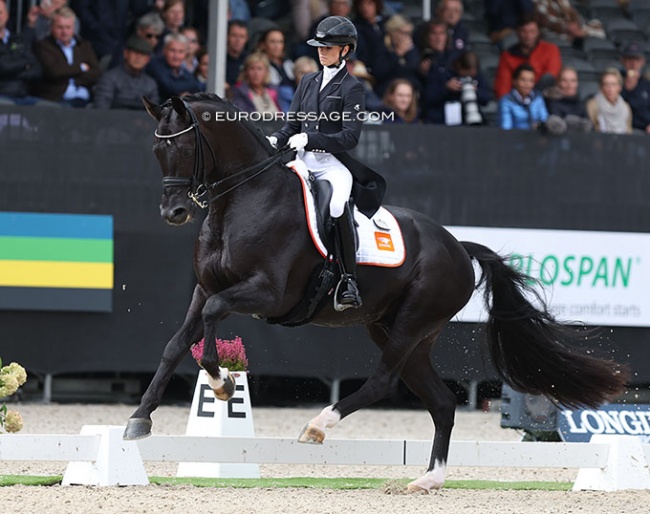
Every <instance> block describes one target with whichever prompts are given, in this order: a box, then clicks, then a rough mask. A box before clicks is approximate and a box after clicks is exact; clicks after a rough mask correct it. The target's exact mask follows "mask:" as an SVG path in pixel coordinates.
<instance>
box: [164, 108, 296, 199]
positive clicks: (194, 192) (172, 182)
mask: <svg viewBox="0 0 650 514" xmlns="http://www.w3.org/2000/svg"><path fill="white" fill-rule="evenodd" d="M181 100H182V99H181ZM182 102H183V105H184V106H185V109H186V110H187V112H188V113H189V114H190V119H191V121H192V124H191V125H190V126H189V127H187V128H185V129H183V130H181V131H179V132H176V133H174V134H159V133H158V131H157V130H156V131H155V132H154V135H155V136H156V137H157V138H159V139H167V140H169V139H173V138H175V137H178V136H180V135H183V134H186V133H188V132H190V131H194V140H195V145H196V148H195V151H194V170H193V171H192V177H191V178H187V177H163V179H162V186H163V188H165V187H185V186H190V190H189V191H188V192H187V196H188V197H190V198H191V199H192V201H193V202H194V203H195V204H196V205H198V206H199V207H200V208H201V209H205V208H206V207H207V206H208V205H209V204H210V203H212V202H214V201H215V200H218V199H219V198H221V197H222V196H224V195H226V194H228V193H230V192H231V191H233V190H234V189H237V188H238V187H239V186H242V185H244V184H245V183H246V182H248V181H249V180H252V179H254V178H255V177H257V176H258V175H261V174H262V173H264V172H265V171H267V170H268V169H270V168H271V167H272V166H273V165H275V164H276V163H278V162H279V161H280V160H281V159H282V158H283V157H284V155H285V154H286V153H287V152H290V151H291V148H289V147H288V146H285V147H284V148H282V149H281V150H279V151H278V152H277V153H276V154H274V155H272V156H270V157H267V158H266V159H264V160H263V161H260V162H258V163H256V164H254V165H252V166H249V167H247V168H244V169H243V170H241V171H238V172H237V173H233V174H232V175H229V176H227V177H225V178H222V179H221V180H217V181H216V182H212V183H210V184H207V183H206V170H205V158H204V155H203V144H202V141H205V143H206V144H207V145H208V148H209V149H210V154H211V155H212V162H213V163H214V165H215V166H216V164H217V159H216V157H215V155H214V150H213V149H212V145H211V144H210V141H208V139H207V138H206V137H205V135H204V134H203V133H202V132H201V127H200V124H199V120H198V118H197V117H196V114H194V111H193V110H192V109H190V106H189V104H188V103H187V102H186V101H185V100H182ZM249 173H250V175H248V174H249ZM247 175H248V176H247ZM239 177H244V178H243V179H242V180H241V181H240V182H237V183H236V184H234V185H232V186H230V187H229V188H227V189H225V190H224V191H220V192H218V193H216V194H215V193H214V191H215V190H216V189H218V188H219V187H220V186H221V185H223V184H224V183H226V182H228V181H230V180H233V179H236V178H239ZM209 192H210V193H212V194H210V195H209V196H210V199H209V200H201V198H202V197H203V196H204V195H205V194H206V193H209Z"/></svg>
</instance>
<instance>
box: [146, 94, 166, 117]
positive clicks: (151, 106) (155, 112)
mask: <svg viewBox="0 0 650 514" xmlns="http://www.w3.org/2000/svg"><path fill="white" fill-rule="evenodd" d="M142 103H143V104H144V108H145V109H146V110H147V112H148V113H149V116H151V117H152V118H153V119H154V120H156V121H160V118H162V108H161V107H160V105H158V104H155V103H153V102H152V101H151V100H149V99H148V98H147V97H146V96H143V97H142Z"/></svg>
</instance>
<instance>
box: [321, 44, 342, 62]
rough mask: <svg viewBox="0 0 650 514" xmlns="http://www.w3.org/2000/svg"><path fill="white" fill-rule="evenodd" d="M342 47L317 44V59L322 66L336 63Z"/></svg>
mask: <svg viewBox="0 0 650 514" xmlns="http://www.w3.org/2000/svg"><path fill="white" fill-rule="evenodd" d="M343 48H344V47H342V46H319V47H318V60H319V61H320V63H321V64H322V65H323V66H332V65H333V64H338V62H339V54H340V53H341V50H342V49H343Z"/></svg>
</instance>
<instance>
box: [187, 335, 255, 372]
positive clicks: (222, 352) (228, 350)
mask: <svg viewBox="0 0 650 514" xmlns="http://www.w3.org/2000/svg"><path fill="white" fill-rule="evenodd" d="M204 344H205V339H201V340H200V341H199V342H198V343H196V344H195V345H194V346H192V357H194V360H196V362H199V363H200V362H201V358H202V357H203V345H204ZM217 353H218V354H219V365H220V366H221V367H223V368H228V370H229V371H246V368H248V359H247V358H246V349H245V348H244V343H242V340H241V337H239V336H235V339H232V340H229V339H218V338H217Z"/></svg>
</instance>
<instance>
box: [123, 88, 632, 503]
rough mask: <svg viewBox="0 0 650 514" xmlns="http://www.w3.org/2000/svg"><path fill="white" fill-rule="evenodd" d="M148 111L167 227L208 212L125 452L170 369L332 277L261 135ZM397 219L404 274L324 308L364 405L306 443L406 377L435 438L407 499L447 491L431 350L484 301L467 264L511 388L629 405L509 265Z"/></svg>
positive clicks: (225, 380) (442, 409)
mask: <svg viewBox="0 0 650 514" xmlns="http://www.w3.org/2000/svg"><path fill="white" fill-rule="evenodd" d="M145 105H146V108H147V111H148V112H149V114H150V115H151V116H152V117H153V118H154V119H156V121H157V122H158V126H157V128H156V131H155V136H156V140H155V144H154V147H153V151H154V153H155V155H156V157H157V158H158V161H159V162H160V166H161V168H162V172H163V195H162V202H161V206H160V214H161V216H162V217H163V218H164V219H165V220H166V221H167V222H168V223H171V224H173V225H182V224H184V223H187V222H188V221H190V220H191V219H192V217H193V213H194V209H195V204H197V203H201V202H203V206H208V207H209V211H208V216H207V218H206V220H205V222H204V223H203V227H202V229H201V233H200V235H199V238H198V240H197V241H196V244H195V248H194V267H195V271H196V277H197V280H198V284H197V286H196V288H195V290H194V293H193V297H192V301H191V305H190V307H189V310H188V312H187V316H186V318H185V321H184V323H183V325H182V327H181V328H180V330H179V331H178V332H177V333H176V334H175V335H174V337H173V338H172V339H171V340H170V341H169V343H167V346H166V347H165V350H164V353H163V356H162V360H161V362H160V365H159V366H158V370H157V371H156V374H155V376H154V378H153V380H152V382H151V384H150V385H149V387H148V389H147V391H146V392H145V393H144V396H143V397H142V400H141V403H140V406H139V407H138V408H137V410H136V411H135V413H134V414H133V416H132V417H131V418H130V419H129V421H128V424H127V426H126V430H125V433H124V438H125V439H139V438H142V437H146V436H148V435H150V433H151V426H152V422H151V413H152V412H153V411H154V410H155V409H156V408H157V407H158V405H159V403H160V401H161V398H162V395H163V391H164V389H165V387H166V385H167V383H168V381H169V379H170V377H171V376H172V374H173V373H174V369H175V368H176V367H177V366H178V364H179V363H180V361H181V360H182V359H183V358H184V356H185V355H186V354H187V352H188V351H189V349H190V347H191V346H192V345H193V344H194V343H196V342H197V341H199V340H200V339H201V338H202V337H205V340H206V341H215V339H216V337H217V326H218V324H219V321H220V320H222V319H223V318H225V317H226V316H228V315H229V314H231V313H238V314H247V315H254V316H256V317H262V318H266V319H270V318H279V317H282V316H283V315H285V314H286V313H287V312H289V311H290V310H291V309H292V308H293V307H294V306H295V305H297V304H299V303H300V302H301V301H302V297H303V294H304V291H305V289H306V284H307V282H308V281H309V280H310V277H312V274H313V271H314V270H315V269H317V268H319V267H321V266H322V265H323V258H322V257H321V255H320V254H319V253H318V252H317V250H316V248H315V247H314V244H313V243H312V241H311V239H310V236H309V234H308V231H307V223H306V221H305V215H304V212H303V209H304V207H303V205H304V204H303V199H302V189H301V185H300V183H299V180H298V178H297V177H296V176H295V174H294V173H293V172H291V171H289V170H288V169H287V168H286V167H285V166H284V165H283V164H282V163H281V162H279V161H280V159H279V156H278V154H277V153H276V152H275V151H274V150H273V148H271V146H270V145H269V144H268V143H267V141H266V139H265V138H264V136H263V135H262V134H261V132H260V131H259V130H257V129H256V128H255V127H254V125H253V124H252V123H250V122H247V121H241V120H235V121H227V119H228V116H227V115H228V113H230V114H231V115H233V114H234V113H236V109H235V108H233V107H232V106H231V105H230V104H229V103H228V102H225V101H223V100H221V99H220V98H219V97H217V96H214V95H207V94H199V95H194V96H189V97H185V99H184V100H182V99H180V98H172V99H171V101H168V102H166V103H164V104H163V105H156V104H152V103H150V102H149V101H147V100H146V99H145ZM215 118H217V119H215ZM200 120H202V121H200ZM388 209H389V211H390V212H392V213H393V214H394V215H395V217H396V218H397V219H398V220H399V223H400V225H401V229H402V232H403V234H404V239H405V245H406V260H405V262H404V263H403V264H402V265H401V266H399V267H396V268H378V267H372V266H362V267H361V268H360V269H359V272H358V275H359V276H358V278H359V283H360V288H361V291H362V293H363V299H364V303H363V307H362V308H360V309H348V310H346V311H344V312H336V311H335V310H334V308H333V306H332V305H331V302H329V303H328V305H326V306H325V307H324V308H323V309H322V310H320V311H319V312H318V313H317V314H316V316H315V317H314V319H313V321H312V323H314V324H317V325H324V326H331V327H340V326H350V325H359V324H361V325H365V326H366V328H367V330H368V333H369V335H370V337H371V338H372V340H373V341H374V342H375V343H376V344H377V345H378V346H379V348H380V349H381V352H382V356H381V361H380V363H379V365H378V368H377V370H376V371H375V372H374V373H373V375H372V376H371V377H370V378H368V380H367V381H366V382H365V383H364V385H363V386H362V387H361V388H360V389H359V390H358V391H356V392H355V393H353V394H351V395H350V396H348V397H346V398H344V399H342V400H341V401H339V402H337V403H336V404H334V405H331V406H329V407H326V408H325V409H323V411H322V412H321V413H320V414H319V415H318V416H316V417H315V418H314V419H312V420H311V421H310V422H309V423H308V424H307V426H306V427H305V428H304V429H303V431H302V433H301V434H300V438H299V440H300V441H302V442H322V441H323V439H324V437H325V429H326V428H329V427H332V426H333V425H334V424H335V423H337V422H338V421H340V420H341V419H342V418H344V417H346V416H348V415H349V414H352V413H353V412H355V411H357V410H359V409H361V408H363V407H366V406H368V405H370V404H372V403H373V402H376V401H378V400H380V399H382V398H384V397H385V396H386V395H387V394H388V393H389V390H390V385H391V384H392V383H393V380H394V379H395V378H396V377H397V376H399V377H400V378H401V379H402V380H403V381H404V382H405V383H406V385H407V386H408V387H409V388H410V389H411V390H412V391H413V392H414V393H415V394H416V395H417V396H418V397H419V398H421V400H422V402H423V403H424V405H425V406H426V408H427V410H428V411H429V413H430V414H431V417H432V418H433V423H434V425H435V437H434V439H433V449H432V453H431V460H430V463H429V468H428V470H427V472H426V473H425V474H424V475H423V476H422V477H420V478H419V479H417V480H415V481H413V482H411V484H409V488H411V489H423V490H427V491H428V490H430V489H437V488H440V487H442V485H443V483H444V475H445V465H446V461H447V454H448V450H449V440H450V437H451V431H452V427H453V425H454V411H455V407H456V401H455V396H454V394H453V393H452V392H451V391H450V390H449V389H448V388H447V387H446V386H445V384H444V383H443V381H442V380H441V379H440V377H439V376H438V374H437V373H436V371H435V370H434V367H433V365H432V363H431V348H432V346H433V344H434V342H435V341H436V338H437V337H438V335H439V334H440V332H441V330H442V329H443V327H444V326H445V325H446V324H447V322H448V321H449V320H450V319H451V318H452V317H453V316H454V315H455V314H456V313H457V312H458V311H459V310H460V309H462V307H463V306H464V305H465V304H466V303H467V302H468V300H469V299H470V297H471V295H472V294H473V292H474V290H475V287H476V284H475V277H474V269H473V266H472V259H475V260H476V261H477V262H478V263H479V265H480V267H481V268H482V278H481V280H482V281H484V282H485V285H486V289H485V301H486V305H487V308H488V311H489V320H488V331H487V332H488V338H489V345H490V346H489V347H490V353H491V356H492V359H493V362H494V365H495V367H496V369H497V371H498V372H499V374H500V376H501V377H502V378H503V380H504V381H505V382H507V383H508V384H510V385H511V386H513V387H514V388H516V389H518V390H521V391H525V392H529V393H533V394H544V395H547V396H549V397H551V398H553V399H554V400H556V401H557V402H559V403H561V404H564V405H568V406H578V405H585V406H590V407H595V406H597V405H599V404H601V403H602V402H603V401H606V400H607V399H609V398H611V397H613V396H616V395H617V394H619V393H621V392H622V390H623V389H624V387H625V384H626V382H627V377H628V375H627V371H626V370H625V369H624V368H621V367H619V366H618V365H617V364H616V363H614V362H611V361H607V360H600V359H597V358H594V357H593V356H589V355H587V354H586V353H584V352H581V351H579V350H576V349H574V348H575V346H574V345H572V344H571V340H572V335H571V333H570V331H569V330H568V329H566V328H565V327H563V326H561V325H560V324H558V323H557V322H556V321H555V320H554V318H553V317H552V315H551V314H550V313H549V311H548V309H547V308H546V306H545V305H544V303H543V302H542V303H541V304H536V305H537V306H535V305H534V304H533V303H531V302H530V301H529V300H528V299H527V298H526V296H525V293H526V291H528V290H529V289H530V280H529V278H528V277H527V276H526V275H524V274H522V273H519V272H517V271H515V270H514V269H512V268H511V267H509V266H508V265H507V264H506V263H505V260H504V258H503V257H501V256H499V255H498V254H496V253H495V252H493V251H492V250H490V249H489V248H486V247H484V246H481V245H479V244H476V243H467V242H465V243H459V242H458V241H457V240H456V239H454V237H453V236H452V235H451V234H450V233H449V232H447V231H446V230H445V229H444V228H443V227H442V226H441V225H439V224H438V223H437V222H435V221H434V220H432V219H430V218H428V217H426V216H424V215H422V214H420V213H418V212H414V211H412V210H409V209H404V208H401V207H388ZM567 343H569V344H567ZM201 366H202V367H203V368H204V369H205V370H206V371H207V372H208V374H209V375H210V377H211V378H210V380H211V382H210V383H211V386H212V388H213V390H214V392H215V394H216V395H217V397H218V398H220V399H226V400H227V399H229V398H230V397H231V396H232V393H233V390H234V381H233V379H232V377H230V375H229V373H228V370H226V369H224V368H220V367H219V356H218V355H217V351H216V345H215V344H206V345H205V350H204V355H203V358H202V360H201Z"/></svg>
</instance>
